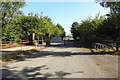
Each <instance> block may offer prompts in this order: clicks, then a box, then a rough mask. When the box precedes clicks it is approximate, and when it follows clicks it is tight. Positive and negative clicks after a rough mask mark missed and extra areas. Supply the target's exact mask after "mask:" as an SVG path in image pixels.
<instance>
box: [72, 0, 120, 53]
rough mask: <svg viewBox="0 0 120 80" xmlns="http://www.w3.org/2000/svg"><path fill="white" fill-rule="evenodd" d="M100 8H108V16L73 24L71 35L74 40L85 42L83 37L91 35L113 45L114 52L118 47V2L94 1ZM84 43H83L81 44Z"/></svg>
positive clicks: (119, 41)
mask: <svg viewBox="0 0 120 80" xmlns="http://www.w3.org/2000/svg"><path fill="white" fill-rule="evenodd" d="M96 2H97V3H99V4H100V5H101V6H103V7H105V8H110V12H109V14H106V16H99V14H98V15H97V16H96V17H95V18H94V19H92V18H91V17H89V18H87V19H85V20H82V21H81V23H78V22H74V23H73V24H72V27H71V33H72V35H73V38H74V39H75V40H78V39H81V40H82V41H85V36H87V35H91V36H96V37H100V38H104V40H109V41H112V42H113V43H115V45H114V47H116V51H119V46H120V22H119V21H120V1H114V2H105V1H104V0H96ZM83 43H84V42H83Z"/></svg>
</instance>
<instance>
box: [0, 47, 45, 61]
mask: <svg viewBox="0 0 120 80" xmlns="http://www.w3.org/2000/svg"><path fill="white" fill-rule="evenodd" d="M43 48H44V47H38V48H35V49H31V50H25V51H13V52H12V53H10V54H3V55H1V56H0V61H2V62H6V61H12V60H15V59H18V58H21V57H25V56H27V55H30V54H33V53H35V52H37V51H38V50H40V49H43Z"/></svg>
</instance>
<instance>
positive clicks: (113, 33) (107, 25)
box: [97, 0, 120, 51]
mask: <svg viewBox="0 0 120 80" xmlns="http://www.w3.org/2000/svg"><path fill="white" fill-rule="evenodd" d="M97 2H98V3H99V4H100V5H101V6H103V7H105V8H110V13H109V14H106V15H107V16H108V17H107V20H105V21H104V23H103V24H102V26H101V27H100V28H99V32H101V31H104V32H102V33H101V34H102V35H104V36H107V37H109V38H110V39H111V40H113V41H114V42H116V51H118V50H119V41H120V22H119V21H120V1H116V0H115V1H114V2H105V1H103V0H99V1H97Z"/></svg>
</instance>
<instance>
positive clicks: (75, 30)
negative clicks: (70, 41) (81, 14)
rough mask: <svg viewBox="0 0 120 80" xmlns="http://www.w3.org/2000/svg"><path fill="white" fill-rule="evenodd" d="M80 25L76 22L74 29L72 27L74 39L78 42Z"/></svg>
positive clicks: (73, 25)
mask: <svg viewBox="0 0 120 80" xmlns="http://www.w3.org/2000/svg"><path fill="white" fill-rule="evenodd" d="M79 25H80V24H79V23H78V22H74V23H73V24H72V27H71V33H72V35H73V38H74V39H75V40H76V38H77V37H79V36H80V32H79V31H78V27H79Z"/></svg>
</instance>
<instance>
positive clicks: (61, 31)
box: [55, 24, 65, 39]
mask: <svg viewBox="0 0 120 80" xmlns="http://www.w3.org/2000/svg"><path fill="white" fill-rule="evenodd" d="M56 28H57V30H56V31H57V32H55V34H57V36H60V37H62V39H63V37H65V31H64V28H63V27H62V26H61V25H60V24H57V25H56Z"/></svg>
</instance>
